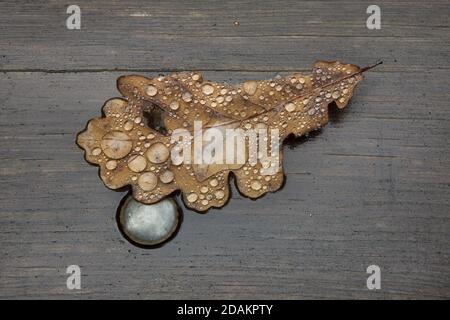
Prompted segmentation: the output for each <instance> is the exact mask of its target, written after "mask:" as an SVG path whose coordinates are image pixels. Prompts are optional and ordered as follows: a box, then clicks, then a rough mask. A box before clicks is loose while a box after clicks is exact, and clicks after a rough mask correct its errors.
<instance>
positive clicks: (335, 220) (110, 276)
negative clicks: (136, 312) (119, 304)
mask: <svg viewBox="0 0 450 320" xmlns="http://www.w3.org/2000/svg"><path fill="white" fill-rule="evenodd" d="M311 54H312V53H311ZM442 55H444V53H442ZM383 68H384V69H383ZM383 68H380V69H379V70H374V71H373V72H370V73H368V74H367V76H366V79H365V80H364V81H363V82H362V83H361V85H360V86H359V87H358V88H357V90H356V94H355V97H354V98H353V101H352V103H351V105H350V106H349V107H348V108H347V109H345V110H343V111H342V112H333V116H332V123H330V124H329V126H327V127H326V128H325V129H324V130H323V132H321V133H320V134H317V135H313V137H311V138H310V139H309V141H307V142H306V143H302V144H301V145H299V146H296V147H295V148H293V149H290V148H287V150H286V159H285V165H286V174H287V182H286V185H285V186H284V188H283V189H282V190H280V191H279V192H277V193H274V194H269V195H267V196H265V197H263V198H262V199H259V200H258V201H251V200H248V199H244V198H242V197H241V196H240V195H239V194H238V192H237V191H236V189H234V191H233V197H232V199H231V201H230V202H229V204H228V205H227V206H226V207H224V208H223V209H221V210H212V211H210V212H209V213H207V214H204V215H202V214H197V213H193V212H191V211H187V210H185V214H184V222H183V225H182V228H181V230H180V232H179V234H178V235H177V237H176V238H175V239H174V240H173V241H171V242H170V243H168V244H167V245H165V246H164V247H162V248H160V249H157V250H142V249H139V248H136V247H133V246H132V245H131V244H129V243H128V242H126V241H125V240H123V238H122V237H121V235H120V234H119V232H118V230H117V227H116V223H115V210H116V207H117V205H118V203H119V201H120V199H121V198H122V197H123V196H124V193H123V192H113V191H111V190H108V189H106V188H105V187H104V186H103V185H102V183H101V181H100V180H99V178H98V176H97V174H96V170H97V169H96V168H95V167H93V166H88V165H87V164H86V163H85V162H84V160H83V158H82V151H81V150H80V149H79V148H78V147H77V146H76V145H75V143H74V141H75V135H76V133H77V132H78V131H79V130H80V129H82V128H83V127H84V125H85V123H86V121H87V120H88V119H90V118H91V117H94V116H98V115H99V111H100V106H101V105H102V103H103V102H104V101H105V100H106V99H108V98H110V97H113V96H116V95H117V91H116V90H115V79H116V78H117V77H118V76H119V75H122V74H123V73H122V72H116V73H114V72H98V73H79V72H72V73H57V74H51V73H50V74H49V73H40V72H7V73H2V74H1V75H0V96H2V97H3V101H2V103H1V105H0V106H1V107H0V108H1V109H0V112H1V117H0V150H2V153H1V160H2V161H0V163H1V165H0V182H1V184H2V185H3V186H4V188H3V190H2V193H1V194H0V203H1V208H2V209H1V215H0V230H1V232H0V244H1V245H0V255H1V257H2V259H1V260H0V298H43V297H45V298H133V297H135V298H146V299H162V298H167V299H173V298H206V297H208V298H216V299H224V298H268V299H273V298H285V299H293V298H449V297H450V278H449V275H450V264H449V261H450V260H449V258H450V257H449V252H450V251H449V250H448V249H449V246H450V238H449V237H448V234H449V233H450V216H449V210H448V208H449V199H450V172H449V170H448V168H449V165H450V159H449V157H448V154H449V151H450V150H449V143H448V142H449V140H448V137H449V135H450V125H449V119H450V117H449V112H450V111H449V109H448V106H447V101H448V99H449V93H448V87H449V71H448V70H447V69H441V70H433V71H430V72H416V71H414V69H412V70H410V72H404V73H397V72H391V70H390V69H389V68H388V67H386V66H384V67H383ZM149 75H156V73H150V74H149ZM273 75H274V73H273V72H207V73H206V77H207V78H209V79H212V80H218V81H229V82H239V81H241V80H243V79H248V78H261V77H263V78H264V77H270V76H273ZM70 264H78V265H80V266H81V268H82V274H83V278H82V290H81V291H78V292H74V291H69V290H67V289H66V285H65V281H66V274H65V268H66V267H67V266H68V265H70ZM371 264H377V265H379V266H380V267H381V269H382V290H380V291H369V290H367V288H366V277H367V274H366V272H365V271H366V268H367V266H368V265H371Z"/></svg>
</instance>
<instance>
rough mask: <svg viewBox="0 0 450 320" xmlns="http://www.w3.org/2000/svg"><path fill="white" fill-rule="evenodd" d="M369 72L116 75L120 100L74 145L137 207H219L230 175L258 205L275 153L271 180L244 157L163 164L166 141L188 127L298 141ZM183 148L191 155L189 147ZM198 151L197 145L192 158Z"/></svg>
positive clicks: (317, 67) (276, 184)
mask: <svg viewBox="0 0 450 320" xmlns="http://www.w3.org/2000/svg"><path fill="white" fill-rule="evenodd" d="M378 64H379V63H378ZM378 64H376V65H378ZM374 66H375V65H374ZM374 66H371V67H366V68H359V67H357V66H355V65H351V64H342V63H340V62H326V61H318V62H316V63H315V64H314V66H313V70H312V72H311V73H308V74H306V73H295V74H292V75H289V76H286V77H277V78H275V79H271V80H264V81H256V80H250V81H246V82H244V83H243V84H241V85H238V86H232V85H228V84H221V83H215V82H209V81H204V80H203V77H202V75H201V74H200V73H196V72H182V73H174V74H171V75H169V76H166V77H162V76H161V77H157V78H147V77H143V76H136V75H132V76H123V77H120V78H119V79H118V81H117V83H118V89H119V91H120V92H121V93H122V95H123V96H124V97H125V98H126V100H124V99H119V98H115V99H111V100H109V101H108V102H107V103H106V104H105V106H104V107H103V111H104V114H105V117H102V118H96V119H93V120H91V121H90V122H89V123H88V127H87V130H85V131H83V132H81V133H80V134H79V136H78V138H77V143H78V145H79V146H81V147H82V148H83V149H85V151H86V154H85V157H86V160H87V161H88V162H90V163H94V164H97V165H99V166H100V177H101V179H102V180H103V182H104V183H105V185H106V186H108V187H110V188H113V189H116V188H120V187H122V186H125V185H131V186H132V188H133V197H134V198H135V199H136V200H138V201H140V202H143V203H155V202H158V201H159V200H161V199H162V198H164V197H166V196H167V195H169V194H171V193H172V192H174V191H175V190H181V192H182V195H183V200H184V202H185V204H186V205H187V206H188V207H190V208H192V209H195V210H197V211H206V210H208V209H209V208H210V207H221V206H223V205H224V204H225V203H226V201H227V200H228V198H229V181H228V178H229V174H230V173H232V174H234V176H235V177H236V183H237V187H238V189H239V191H240V192H241V193H242V194H244V195H245V196H247V197H250V198H258V197H260V196H262V195H263V194H265V193H267V192H273V191H276V190H278V189H279V188H280V187H281V185H282V183H283V179H284V174H283V170H282V168H281V164H282V150H279V151H278V152H277V155H278V160H277V162H278V163H277V164H279V170H276V171H275V172H273V173H272V174H263V172H264V171H265V170H268V169H270V168H269V167H270V166H272V165H273V163H269V164H267V163H266V162H257V163H250V159H249V158H248V157H246V158H245V159H244V161H243V162H242V161H241V163H233V164H227V163H219V162H217V163H213V164H198V163H194V164H189V163H184V162H181V163H176V162H173V159H172V158H171V157H170V154H171V152H172V151H173V149H174V148H176V147H178V145H177V144H176V143H175V142H174V141H173V139H171V138H173V134H174V133H175V132H176V131H177V130H179V129H184V130H186V131H187V132H190V133H194V136H193V138H191V139H194V140H195V139H196V137H195V132H196V131H195V123H196V121H201V123H202V124H203V129H205V128H206V129H207V128H214V129H218V130H219V131H221V132H226V129H234V130H239V129H241V130H252V129H268V130H269V131H273V130H278V132H279V138H280V140H281V141H283V140H284V139H285V138H286V137H287V136H288V135H290V134H294V135H296V136H302V135H305V134H307V133H309V132H311V131H313V130H317V129H319V128H321V127H322V126H324V125H325V124H326V123H327V122H328V105H329V104H330V103H332V102H334V103H336V105H337V107H338V108H344V107H345V106H346V105H347V103H348V101H349V99H350V98H351V96H352V95H353V90H354V88H355V86H356V85H357V84H358V83H359V81H361V80H362V78H363V77H362V73H363V72H364V71H366V70H368V69H370V68H372V67H374ZM148 103H151V104H152V105H155V106H157V107H158V108H160V109H162V110H163V121H164V126H165V129H166V130H167V133H166V134H161V133H160V132H158V131H156V130H154V129H152V128H150V127H148V126H146V125H145V123H144V119H143V112H144V109H145V107H146V105H148ZM201 139H203V138H201ZM260 140H261V139H260ZM189 148H191V149H192V150H193V152H194V154H195V152H196V150H195V143H194V146H192V145H189ZM204 148H206V147H204V146H203V145H202V146H201V147H200V150H198V151H199V152H200V153H201V152H202V151H203V149H204ZM249 148H251V143H250V142H247V145H246V149H249ZM269 149H270V150H269V151H273V150H271V148H270V147H269ZM222 156H223V155H222ZM268 166H269V167H268ZM277 169H278V168H277Z"/></svg>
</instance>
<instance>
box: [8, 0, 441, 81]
mask: <svg viewBox="0 0 450 320" xmlns="http://www.w3.org/2000/svg"><path fill="white" fill-rule="evenodd" d="M78 4H79V6H80V7H81V9H82V29H81V30H79V31H72V30H67V29H66V28H65V19H66V18H67V14H66V13H65V9H66V4H65V3H61V2H57V1H49V2H45V3H39V2H26V3H23V2H17V1H12V0H9V1H4V2H2V11H1V12H0V47H1V48H2V54H1V55H0V70H4V71H8V70H13V71H14V70H37V71H49V70H50V71H60V72H61V71H65V70H69V71H73V70H78V71H80V70H84V71H102V70H145V71H158V70H184V69H187V70H192V69H197V70H236V71H242V70H252V71H258V70H259V71H267V70H273V71H283V70H299V69H305V68H309V66H310V65H311V64H312V62H313V61H314V60H316V59H323V60H326V59H328V60H335V59H339V60H346V61H352V62H354V63H357V64H361V65H364V64H369V63H372V62H374V61H375V60H377V59H383V60H384V61H385V62H386V63H389V64H390V70H401V71H409V70H411V69H413V70H429V69H430V68H438V69H440V68H446V69H448V68H449V61H448V56H447V53H448V49H449V45H448V43H449V40H450V38H449V34H450V33H449V16H450V8H449V6H448V2H447V1H426V2H421V1H406V2H397V1H379V2H378V4H379V5H380V6H381V8H382V29H381V30H375V31H374V30H368V29H367V28H366V22H365V21H366V18H367V16H368V15H367V14H366V8H367V6H368V5H369V4H371V2H361V1H297V0H284V1H258V2H253V1H231V2H230V1H207V2H198V1H164V2H160V1H152V2H151V1H148V2H142V1H138V0H134V1H127V4H126V5H125V4H124V3H123V2H121V1H108V0H103V1H88V0H85V1H79V2H78ZM235 21H239V22H240V24H239V26H235V25H234V22H235Z"/></svg>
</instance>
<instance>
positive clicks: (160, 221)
mask: <svg viewBox="0 0 450 320" xmlns="http://www.w3.org/2000/svg"><path fill="white" fill-rule="evenodd" d="M180 223H181V214H180V211H179V210H178V205H177V203H176V202H175V200H173V199H170V198H166V199H163V200H161V201H159V202H157V203H155V204H144V203H141V202H139V201H136V200H135V199H134V198H133V197H132V196H131V195H128V196H127V198H126V199H125V201H124V202H123V205H122V206H121V208H120V210H119V213H118V224H119V228H120V230H121V231H122V233H123V234H124V235H125V237H126V238H127V239H128V240H130V241H131V242H132V243H134V244H136V245H139V246H144V247H150V246H156V245H159V244H162V243H163V242H165V241H167V240H168V239H169V238H171V236H172V235H174V234H175V232H176V231H177V229H178V225H179V224H180Z"/></svg>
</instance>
